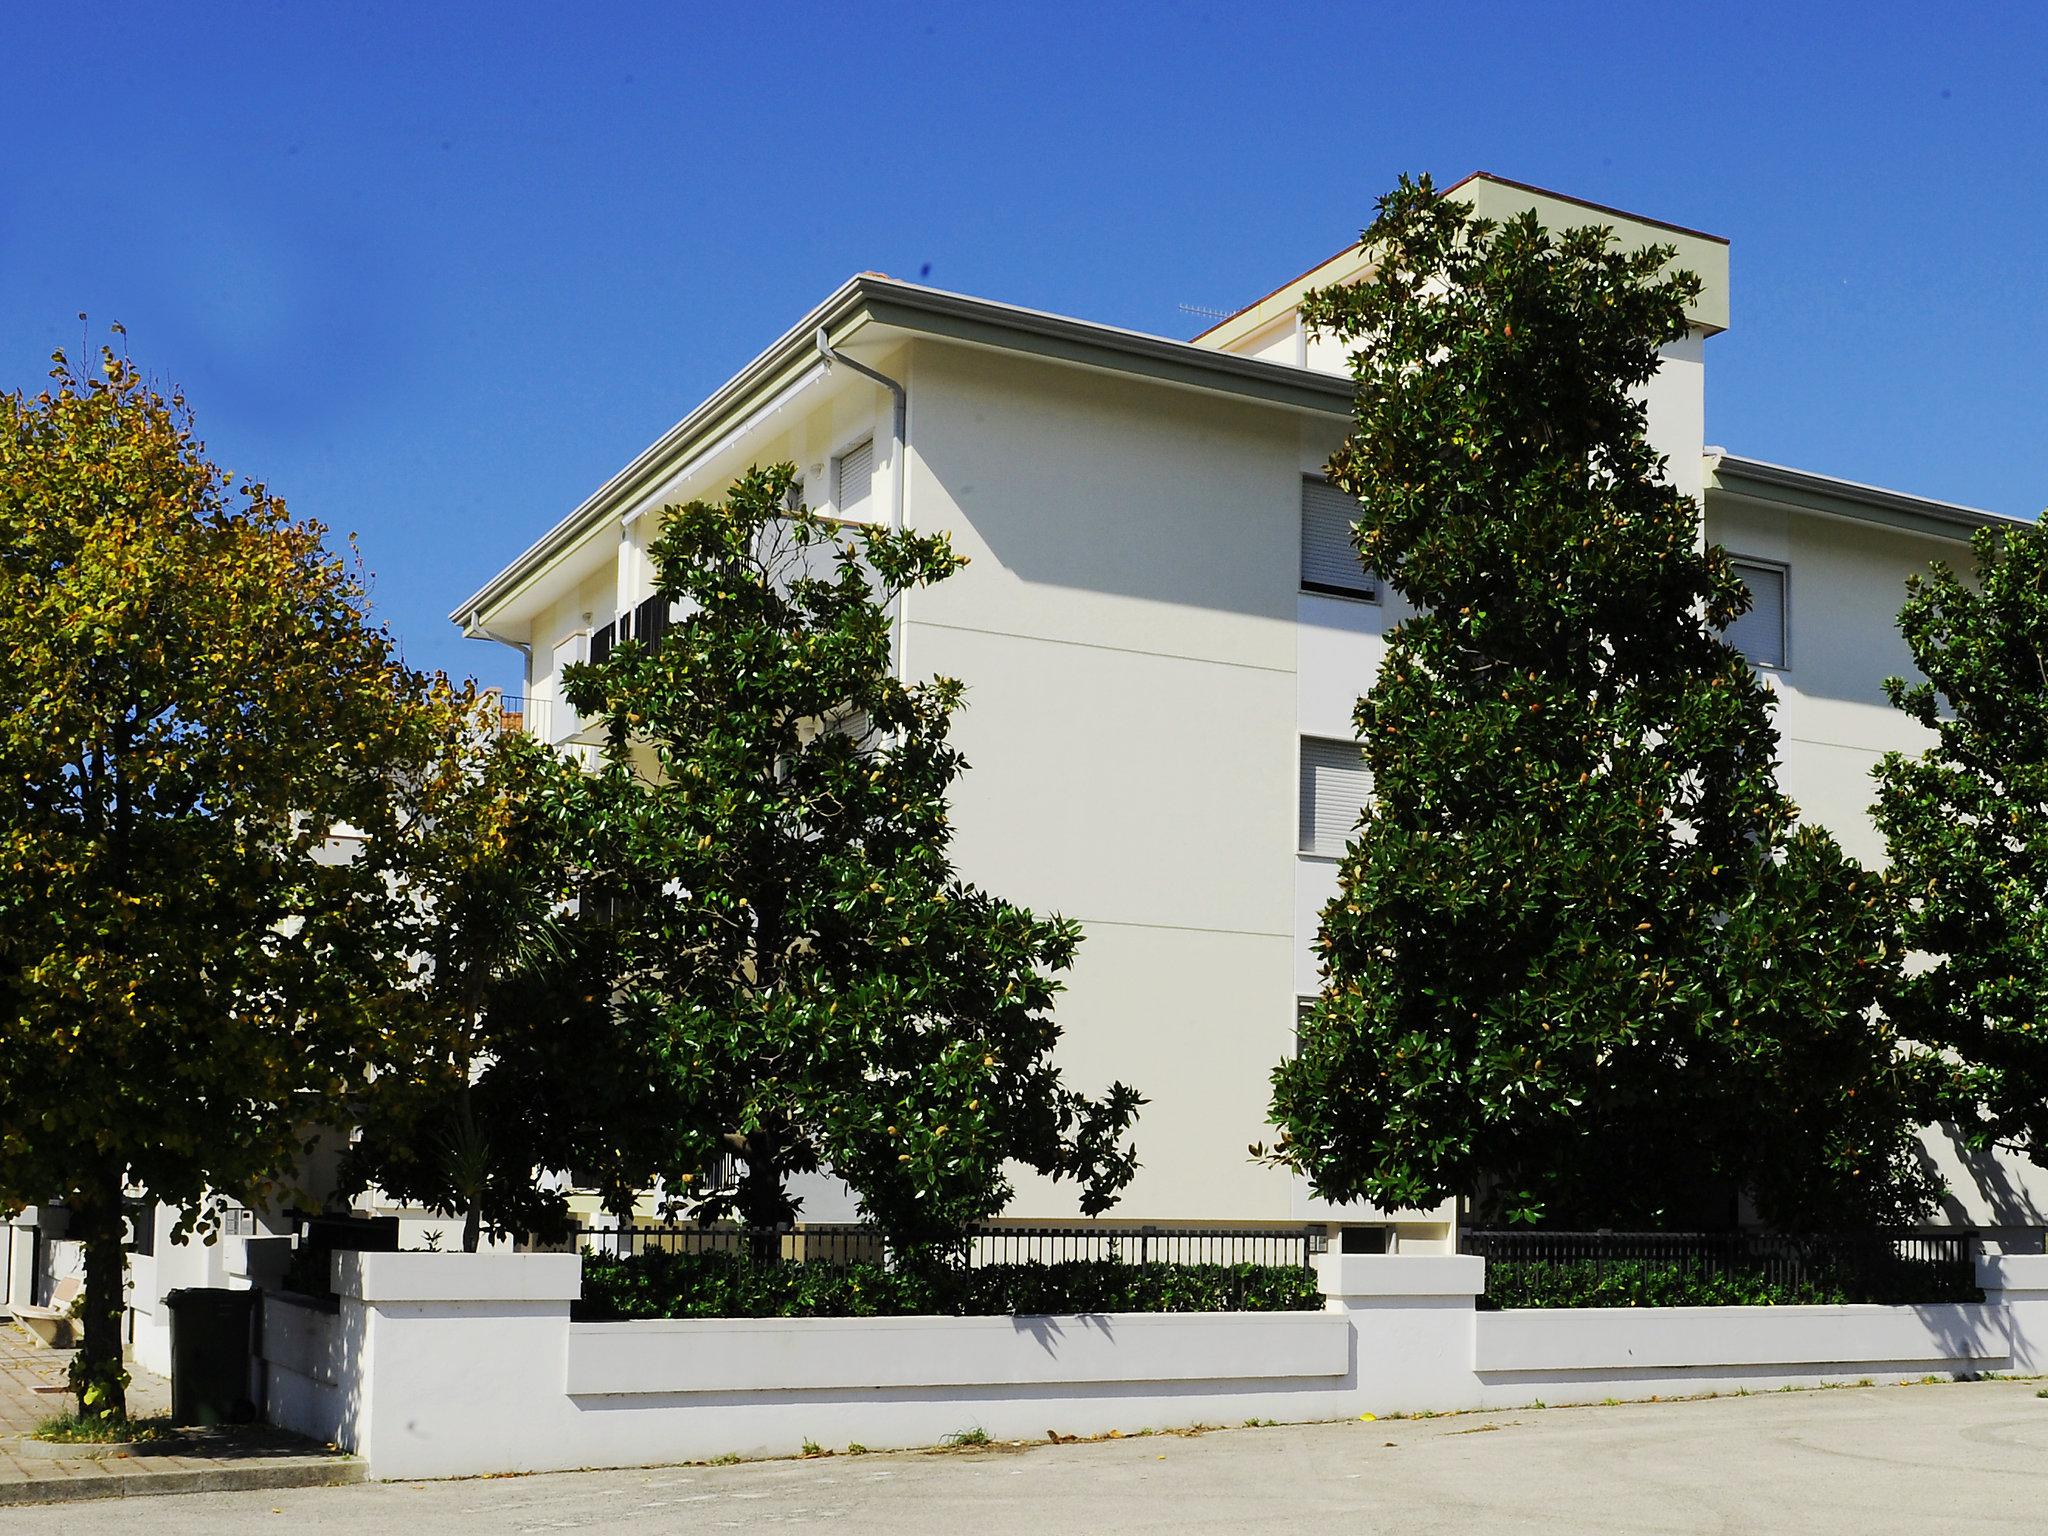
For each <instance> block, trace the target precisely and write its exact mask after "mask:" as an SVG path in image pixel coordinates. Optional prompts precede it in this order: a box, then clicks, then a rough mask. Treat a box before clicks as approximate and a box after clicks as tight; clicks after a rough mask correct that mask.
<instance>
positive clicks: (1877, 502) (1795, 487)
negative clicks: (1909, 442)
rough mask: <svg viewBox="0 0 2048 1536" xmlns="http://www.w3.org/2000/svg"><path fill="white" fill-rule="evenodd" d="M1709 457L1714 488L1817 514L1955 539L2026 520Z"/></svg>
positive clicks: (1717, 453) (1728, 456)
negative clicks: (1983, 529)
mask: <svg viewBox="0 0 2048 1536" xmlns="http://www.w3.org/2000/svg"><path fill="white" fill-rule="evenodd" d="M1706 457H1707V475H1708V481H1709V488H1710V489H1712V490H1716V491H1719V492H1721V493H1723V494H1725V495H1729V496H1735V497H1739V498H1740V499H1742V500H1744V501H1750V502H1757V503H1761V504H1764V505H1767V506H1774V507H1788V508H1792V509H1794V510H1797V511H1802V512H1818V513H1821V514H1823V515H1825V516H1830V517H1842V518H1848V519H1851V520H1852V521H1855V522H1861V523H1875V524H1878V525H1880V526H1883V527H1889V528H1898V529H1902V530H1904V531H1905V532H1908V533H1918V534H1925V535H1929V536H1931V537H1934V538H1941V539H1950V540H1956V541H1962V540H1967V539H1968V538H1969V536H1970V535H1971V534H1972V533H1974V532H1976V531H1977V530H1978V529H1979V528H1994V527H2008V526H2018V525H2024V524H2025V523H2026V519H2024V518H2017V517H2011V516H2008V515H2007V514H2005V513H2003V512H1987V511H1985V510H1983V509H1982V508H1980V507H1965V506H1960V505H1958V504H1957V503H1955V502H1951V501H1935V500H1933V499H1931V498H1929V497H1925V496H1910V495H1907V494H1906V493H1905V492H1903V491H1891V490H1886V489H1884V488H1883V487H1882V486H1875V485H1863V484H1860V483H1858V482H1856V481H1854V480H1842V479H1838V478H1836V477H1835V476H1832V475H1822V474H1817V473H1815V472H1813V471H1812V470H1805V469H1793V468H1791V467H1790V466H1788V465H1784V464H1771V463H1767V462H1765V461H1764V460H1762V459H1745V458H1742V457H1740V456H1739V455H1736V454H1732V453H1727V452H1725V451H1722V450H1717V449H1710V450H1709V451H1708V453H1707V456H1706Z"/></svg>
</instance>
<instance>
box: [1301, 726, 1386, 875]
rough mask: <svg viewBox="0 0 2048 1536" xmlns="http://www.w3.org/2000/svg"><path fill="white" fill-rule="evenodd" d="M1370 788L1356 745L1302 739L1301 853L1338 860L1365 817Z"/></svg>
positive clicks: (1306, 737)
mask: <svg viewBox="0 0 2048 1536" xmlns="http://www.w3.org/2000/svg"><path fill="white" fill-rule="evenodd" d="M1369 787H1370V779H1369V776H1368V775H1367V773H1366V771H1365V756H1364V754H1363V753H1362V752H1361V751H1360V750H1359V746H1358V743H1357V742H1355V741H1328V740H1325V739H1323V738H1322V737H1319V736H1304V737H1302V739H1301V851H1302V852H1303V853H1313V854H1319V855H1322V856H1325V857H1328V858H1338V857H1341V856H1342V855H1343V852H1344V845H1345V844H1346V843H1348V842H1350V841H1351V834H1352V832H1353V830H1355V829H1356V828H1357V826H1358V818H1359V817H1360V816H1362V815H1364V814H1365V800H1366V792H1367V789H1368V788H1369Z"/></svg>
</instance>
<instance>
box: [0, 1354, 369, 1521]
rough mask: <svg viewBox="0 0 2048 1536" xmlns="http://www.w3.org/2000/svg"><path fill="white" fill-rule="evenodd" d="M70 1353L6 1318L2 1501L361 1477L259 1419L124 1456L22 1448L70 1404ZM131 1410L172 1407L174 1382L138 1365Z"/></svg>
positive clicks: (310, 1484) (353, 1467)
mask: <svg viewBox="0 0 2048 1536" xmlns="http://www.w3.org/2000/svg"><path fill="white" fill-rule="evenodd" d="M71 1353H72V1352H71V1351H70V1350H63V1349H44V1348H43V1347H42V1346H41V1345H39V1344H38V1343H36V1342H35V1341H34V1340H33V1339H31V1338H30V1337H29V1336H28V1335H27V1334H25V1333H24V1332H23V1331H22V1330H21V1329H19V1328H17V1327H16V1326H15V1325H14V1324H13V1323H11V1322H7V1323H0V1507H5V1506H7V1505H14V1504H39V1503H68V1502H71V1501H73V1500H76V1499H101V1498H122V1497H128V1496H132V1495H137V1494H154V1493H201V1492H207V1493H218V1492H227V1491H231V1490H242V1489H278V1488H315V1487H329V1486H333V1485H335V1484H339V1483H352V1482H360V1481H361V1480H362V1476H363V1467H362V1464H361V1463H360V1462H358V1461H356V1460H355V1459H354V1458H352V1457H348V1456H343V1455H341V1454H340V1453H339V1452H337V1451H334V1450H332V1449H330V1448H328V1447H326V1446H321V1445H314V1444H312V1443H311V1442H310V1441H306V1440H301V1439H299V1438H298V1437H297V1436H295V1435H287V1434H283V1433H281V1432H279V1431H277V1430H273V1429H270V1428H267V1427H265V1426H260V1425H259V1426H255V1427H253V1428H250V1429H223V1430H197V1431H191V1432H188V1433H185V1434H181V1435H179V1436H178V1437H177V1438H176V1439H174V1440H170V1441H167V1442H165V1443H164V1444H162V1445H161V1446H151V1447H146V1448H141V1449H138V1451H137V1452H136V1453H135V1454H134V1455H126V1456H118V1455H117V1456H104V1455H102V1456H95V1455H92V1454H90V1448H89V1447H85V1446H80V1447H79V1448H78V1450H79V1454H77V1455H75V1456H70V1455H67V1456H48V1455H43V1454H39V1453H30V1452H25V1451H24V1450H23V1449H22V1445H21V1442H22V1440H23V1439H24V1438H25V1437H26V1436H27V1435H28V1434H29V1433H30V1431H32V1430H33V1429H34V1428H35V1427H36V1425H37V1424H39V1423H41V1422H42V1421H43V1420H44V1419H48V1418H54V1417H56V1416H57V1415H60V1414H63V1413H67V1412H69V1411H70V1409H71V1395H70V1393H69V1392H68V1391H66V1390H65V1387H64V1378H65V1373H66V1371H67V1369H68V1368H69V1366H70V1364H71ZM128 1406H129V1410H130V1412H131V1413H133V1414H134V1415H135V1417H137V1418H145V1417H148V1416H150V1415H152V1414H161V1413H168V1412H169V1411H170V1406H171V1393H170V1383H169V1382H167V1381H165V1380H164V1379H163V1378H162V1377H160V1376H152V1375H150V1374H149V1373H148V1372H147V1371H142V1370H136V1371H135V1381H134V1383H133V1385H131V1386H130V1387H129V1389H128Z"/></svg>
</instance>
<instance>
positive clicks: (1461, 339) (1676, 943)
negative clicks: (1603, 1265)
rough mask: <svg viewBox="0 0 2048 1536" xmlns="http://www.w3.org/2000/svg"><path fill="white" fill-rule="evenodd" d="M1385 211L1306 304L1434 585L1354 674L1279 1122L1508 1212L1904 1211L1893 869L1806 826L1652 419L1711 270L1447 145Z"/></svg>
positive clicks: (1385, 567) (1345, 481)
mask: <svg viewBox="0 0 2048 1536" xmlns="http://www.w3.org/2000/svg"><path fill="white" fill-rule="evenodd" d="M1364 241H1365V246H1366V249H1368V250H1369V251H1370V252H1371V253H1373V255H1374V257H1375V260H1376V263H1377V265H1376V268H1375V271H1374V273H1373V275H1372V276H1371V277H1370V278H1369V279H1368V280H1366V281H1364V282H1361V283H1358V284H1356V285H1354V286H1350V287H1344V288H1338V289H1331V290H1324V291H1321V292H1318V293H1315V294H1313V295H1311V296H1310V297H1309V299H1308V301H1307V302H1306V303H1305V304H1304V306H1303V315H1304V318H1305V320H1306V322H1307V323H1309V324H1312V325H1315V326H1318V327H1320V328H1322V329H1324V330H1326V331H1328V332H1331V333H1334V334H1335V335H1337V336H1339V337H1341V338H1343V339H1344V340H1346V341H1348V342H1350V343H1351V344H1352V345H1353V347H1354V348H1355V351H1354V352H1353V354H1352V364H1353V371H1354V374H1355V377H1356V380H1357V397H1356V402H1357V403H1356V413H1355V423H1354V428H1353V432H1352V435H1351V436H1350V438H1349V439H1348V440H1347V442H1346V443H1345V444H1344V446H1343V447H1342V448H1341V449H1340V450H1339V451H1338V453H1337V454H1336V455H1335V457H1334V458H1333V459H1332V460H1331V462H1330V465H1329V474H1330V478H1331V479H1332V481H1333V482H1334V483H1335V484H1337V485H1338V486H1340V487H1341V488H1342V489H1344V490H1345V491H1347V492H1349V493H1350V494H1351V495H1353V496H1354V497H1356V498H1357V500H1358V502H1359V520H1358V523H1357V525H1356V544H1357V547H1358V551H1359V555H1360V558H1361V560H1362V561H1363V563H1364V565H1365V566H1366V567H1367V568H1369V569H1371V570H1373V571H1376V572H1378V573H1379V574H1380V576H1381V577H1382V578H1383V579H1384V580H1385V582H1386V583H1387V584H1388V585H1389V586H1390V587H1391V588H1392V589H1393V590H1394V591H1395V592H1397V593H1399V594H1400V596H1401V597H1402V598H1404V599H1405V600H1406V601H1407V603H1408V604H1409V605H1411V606H1412V607H1413V609H1414V610H1415V613H1414V616H1412V617H1410V618H1407V619H1405V620H1404V621H1403V622H1402V623H1400V624H1399V625H1398V626H1396V627H1395V628H1394V629H1393V631H1392V632H1391V633H1390V635H1389V636H1388V646H1387V653H1386V657H1385V663H1384V665H1383V667H1382V669H1381V671H1380V673H1379V675H1378V678H1377V680H1376V681H1375V682H1374V684H1373V685H1372V688H1371V691H1370V692H1369V693H1367V694H1366V696H1365V697H1364V698H1363V699H1362V700H1361V701H1360V703H1359V706H1358V710H1357V714H1356V721H1357V726H1358V731H1359V734H1360V737H1361V739H1362V743H1363V745H1362V750H1363V753H1364V759H1365V763H1366V766H1367V767H1368V769H1369V770H1370V773H1371V778H1372V786H1373V787H1372V799H1371V803H1370V805H1369V807H1368V809H1367V812H1366V815H1365V817H1364V820H1363V822H1362V824H1361V826H1360V827H1359V829H1358V832H1357V835H1356V838H1355V841H1354V842H1353V843H1352V844H1351V846H1350V848H1349V850H1348V852H1347V854H1346V857H1345V860H1344V863H1343V866H1342V872H1341V880H1340V890H1339V894H1338V896H1337V897H1336V899H1335V900H1334V901H1333V902H1332V903H1331V904H1330V905H1329V906H1328V908H1327V909H1326V910H1325V911H1324V913H1323V919H1322V928H1321V934H1320V938H1319V944H1320V951H1321V957H1322V962H1323V967H1324V972H1325V985H1324V990H1323V992H1322V994H1321V996H1320V997H1319V998H1318V999H1317V1000H1316V1002H1315V1004H1314V1006H1313V1008H1312V1010H1311V1011H1310V1012H1309V1013H1308V1014H1307V1016H1306V1018H1305V1019H1304V1021H1303V1024H1302V1027H1301V1032H1300V1045H1299V1053H1298V1055H1297V1056H1296V1057H1295V1058H1294V1059H1292V1060H1290V1061H1288V1062H1286V1063H1284V1064H1283V1065H1281V1066H1280V1067H1279V1068H1278V1069H1277V1070H1276V1072H1275V1074H1274V1102H1273V1114H1274V1119H1275V1122H1276V1124H1277V1125H1278V1126H1279V1128H1280V1138H1279V1142H1278V1146H1277V1148H1276V1149H1275V1150H1274V1152H1273V1153H1272V1154H1269V1155H1273V1156H1276V1157H1277V1158H1278V1159H1279V1160H1280V1161H1282V1162H1284V1163H1286V1164H1288V1165H1291V1166H1292V1167H1294V1168H1296V1169H1298V1170H1299V1171H1301V1172H1302V1173H1304V1174H1306V1175H1307V1176H1308V1178H1309V1179H1310V1180H1311V1182H1312V1183H1313V1185H1314V1186H1315V1187H1316V1188H1317V1189H1318V1190H1319V1191H1320V1192H1321V1193H1323V1194H1324V1195H1327V1196H1330V1197H1332V1198H1338V1199H1350V1198H1364V1199H1366V1200H1368V1201H1371V1202H1374V1203H1376V1204H1379V1205H1382V1206H1397V1205H1426V1204H1432V1203H1434V1202H1436V1201H1437V1200H1440V1199H1442V1198H1444V1197H1446V1196H1450V1195H1458V1196H1465V1197H1471V1198H1473V1199H1475V1200H1476V1201H1477V1202H1478V1204H1479V1207H1480V1209H1481V1211H1482V1213H1484V1214H1489V1215H1493V1216H1500V1215H1507V1216H1509V1217H1511V1218H1513V1219H1522V1220H1536V1219H1544V1220H1550V1221H1588V1222H1608V1223H1616V1224H1632V1223H1650V1222H1656V1223H1672V1222H1679V1223H1691V1222H1694V1221H1699V1220H1703V1219H1707V1218H1708V1217H1709V1216H1710V1215H1713V1216H1716V1217H1720V1218H1723V1219H1725V1216H1726V1215H1727V1214H1728V1213H1729V1212H1730V1211H1731V1210H1732V1206H1733V1193H1734V1192H1735V1191H1737V1190H1742V1191H1747V1192H1749V1193H1750V1194H1751V1195H1753V1196H1754V1198H1755V1199H1756V1201H1757V1202H1758V1204H1759V1206H1760V1207H1761V1209H1762V1210H1763V1212H1764V1213H1765V1214H1766V1216H1767V1217H1769V1218H1771V1219H1773V1220H1776V1221H1778V1222H1781V1223H1787V1224H1799V1225H1810V1224H1820V1225H1827V1226H1838V1225H1842V1224H1845V1223H1851V1222H1862V1221H1870V1220H1881V1219H1891V1218H1896V1217H1902V1216H1907V1215H1910V1214H1913V1213H1915V1212H1917V1211H1918V1210H1920V1209H1921V1208H1922V1207H1923V1206H1924V1203H1925V1201H1926V1200H1927V1198H1928V1191H1927V1189H1926V1186H1925V1184H1924V1181H1923V1180H1922V1178H1921V1176H1920V1175H1919V1174H1918V1173H1917V1171H1916V1164H1915V1163H1914V1161H1913V1159H1912V1156H1911V1150H1912V1143H1913V1138H1912V1128H1913V1125H1914V1122H1915V1113H1914V1111H1915V1107H1916V1106H1917V1104H1918V1095H1919V1092H1920V1076H1919V1070H1918V1066H1917V1064H1916V1063H1915V1062H1914V1061H1912V1060H1910V1059H1909V1058H1907V1057H1906V1056H1905V1055H1904V1054H1903V1053H1902V1052H1901V1051H1900V1050H1899V1049H1898V1046H1897V1044H1896V1042H1895V1041H1894V1039H1893V1038H1892V1036H1891V1034H1890V1033H1889V1031H1888V1030H1887V1028H1886V1027H1885V1026H1884V1024H1883V1023H1882V1021H1881V1020H1880V1019H1879V1018H1878V1017H1876V1016H1875V1015H1874V1012H1873V1005H1874V1004H1875V1002H1876V1000H1877V998H1878V995H1879V990H1880V986H1881V983H1882V982H1883V981H1884V980H1885V979H1886V978H1887V977H1889V976H1890V975H1891V974H1892V971H1893V968H1894V965H1895V960H1896V956H1895V944H1894V941H1893V938H1892V934H1891V929H1890V927H1889V924H1888V919H1887V913H1886V911H1885V909H1884V907H1883V904H1882V902H1881V901H1880V895H1881V887H1880V884H1879V882H1878V881H1877V880H1876V879H1875V878H1874V877H1872V876H1870V875H1867V874H1865V873H1864V872H1863V871H1861V870H1859V869H1858V868H1856V867H1855V866H1854V865H1853V864H1851V863H1850V862H1849V861H1848V860H1847V859H1845V858H1844V857H1843V856H1842V854H1841V853H1840V851H1839V850H1838V849H1837V848H1836V846H1835V844H1834V843H1833V842H1832V841H1831V840H1830V839H1829V838H1828V837H1827V836H1826V835H1825V834H1824V833H1822V832H1820V831H1817V830H1814V829H1812V828H1805V827H1796V826H1795V824H1794V810H1793V807H1792V806H1791V805H1790V804H1789V803H1788V802H1787V800H1786V799H1785V797H1784V796H1783V795H1782V794H1780V793H1779V791H1778V788H1777V785H1776V782H1775V761H1776V733H1775V731H1774V729H1773V727H1772V724H1771V708H1770V700H1769V695H1768V693H1767V691H1766V690H1765V688H1764V687H1763V686H1762V684H1760V683H1759V681H1758V680H1757V678H1756V677H1755V676H1754V675H1753V673H1752V672H1751V669H1750V668H1749V667H1748V665H1747V664H1746V663H1745V662H1744V661H1743V659H1742V657H1741V656H1740V655H1739V654H1738V653H1737V652H1736V651H1735V650H1734V649H1733V648H1731V647H1730V646H1729V645H1728V644H1727V642H1726V641H1725V640H1724V639H1723V638H1722V634H1721V631H1722V630H1723V629H1724V628H1725V627H1726V626H1727V624H1728V623H1729V622H1730V621H1731V620H1732V619H1733V618H1735V617H1736V616H1737V615H1738V614H1739V613H1740V612H1741V611H1742V609H1743V607H1744V606H1745V604H1746V601H1747V598H1746V594H1745V592H1744V589H1743V588H1742V586H1741V585H1740V583H1739V582H1738V581H1737V580H1736V578H1735V577H1734V575H1733V574H1732V572H1731V570H1730V568H1729V565H1728V563H1727V561H1726V560H1725V559H1724V558H1723V556H1722V554H1721V552H1720V551H1719V550H1717V549H1704V548H1702V547H1701V545H1700V514H1699V509H1698V507H1697V506H1696V505H1695V504H1694V503H1693V502H1692V501H1691V500H1690V499H1689V498H1687V497H1685V496H1683V495H1681V494H1679V493H1678V492H1677V491H1675V490H1674V489H1672V488H1671V486H1670V485H1669V483H1668V482H1667V481H1666V480H1665V478H1664V476H1663V473H1662V470H1663V464H1662V461H1661V460H1660V458H1659V457H1658V455H1657V454H1656V453H1655V452H1654V450H1653V449H1652V448H1651V447H1650V445H1649V444H1648V442H1647V441H1646V439H1645V424H1646V422H1645V412H1644V407H1643V404H1642V400H1641V396H1640V391H1641V389H1642V387H1643V386H1644V385H1645V384H1647V383H1648V381H1649V380H1650V378H1651V377H1652V375H1653V374H1654V373H1655V372H1656V370H1657V367H1658V352H1659V349H1660V348H1661V347H1663V346H1665V345H1666V344H1668V343H1671V342H1674V341H1677V340H1678V339H1680V338H1681V337H1682V336H1684V335H1685V333H1686V319H1685V307H1686V303H1687V301H1688V300H1689V299H1690V298H1691V297H1692V296H1693V295H1694V294H1696V293H1697V291H1698V282H1697V279H1695V278H1694V277H1692V276H1691V275H1690V274H1685V273H1668V272H1667V271H1666V270H1665V267H1666V264H1667V262H1668V261H1669V259H1670V257H1671V255H1672V252H1671V251H1670V250H1669V249H1662V248H1651V249H1646V250H1633V251H1630V250H1624V249H1622V248H1620V247H1619V246H1618V244H1617V243H1615V242H1614V241H1613V239H1612V238H1611V236H1610V233H1609V232H1608V231H1605V230H1602V229H1598V228H1589V229H1575V230H1570V231H1567V232H1564V233H1562V234H1553V233H1550V232H1547V231H1545V230H1544V229H1543V228H1541V227H1540V226H1539V224H1538V223H1537V221H1536V219H1535V217H1534V216H1533V215H1526V216H1523V217H1520V218H1517V219H1513V220H1509V221H1507V222H1505V223H1495V222H1492V221H1488V220H1484V219H1479V218H1475V217H1473V216H1472V212H1471V209H1470V207H1469V206H1468V205H1465V204H1461V203H1457V202H1453V201H1450V200H1448V199H1446V198H1444V197H1442V196H1440V195H1439V194H1438V193H1437V192H1436V191H1435V190H1434V189H1433V188H1432V187H1431V185H1430V183H1429V181H1428V179H1427V178H1424V179H1423V180H1422V181H1421V182H1420V183H1410V182H1408V181H1406V180H1404V181H1403V182H1402V184H1401V186H1400V187H1399V189H1398V190H1396V191H1395V192H1393V193H1392V194H1390V195H1389V196H1387V197H1385V198H1383V199H1382V200H1381V202H1380V205H1379V213H1378V217H1377V218H1376V220H1375V221H1374V223H1373V224H1372V226H1371V227H1370V228H1369V229H1367V230H1366V231H1365V234H1364ZM1258 1150H1263V1149H1258Z"/></svg>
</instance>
